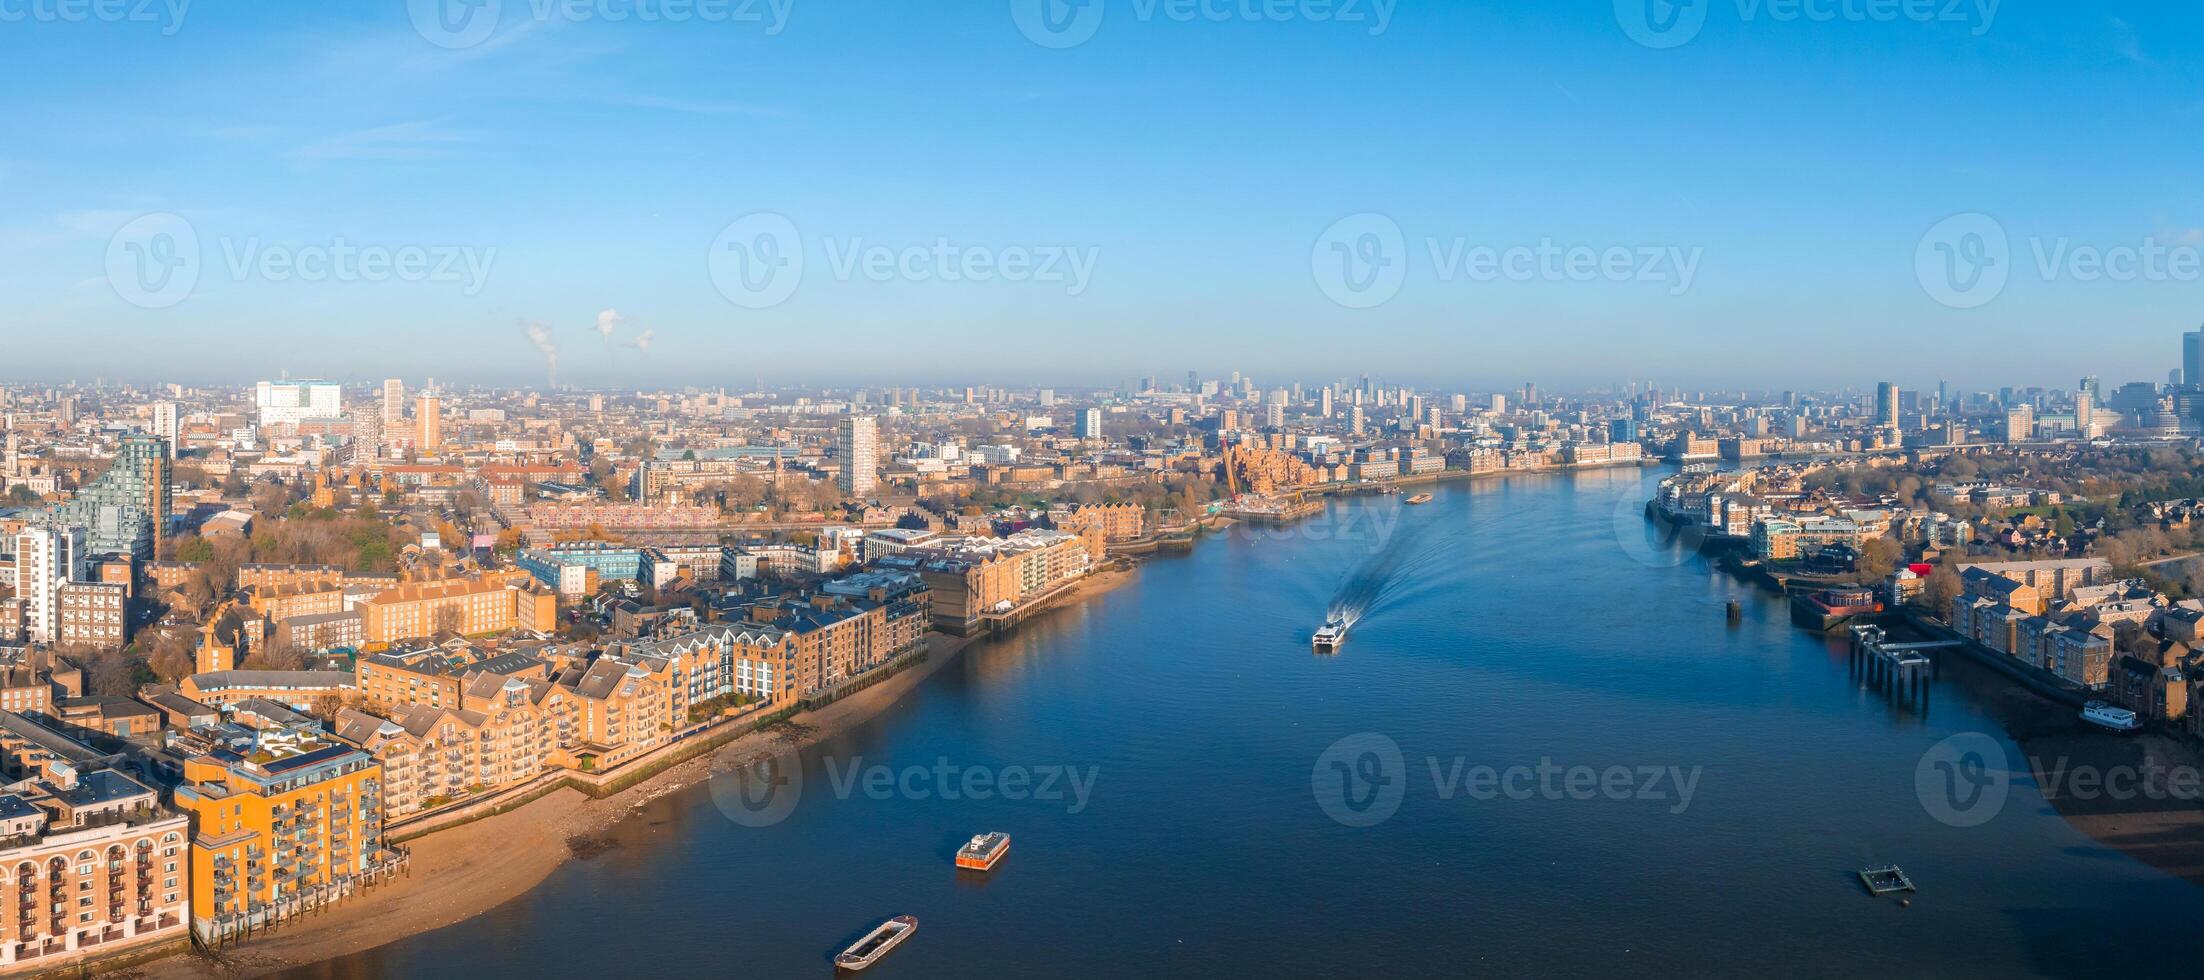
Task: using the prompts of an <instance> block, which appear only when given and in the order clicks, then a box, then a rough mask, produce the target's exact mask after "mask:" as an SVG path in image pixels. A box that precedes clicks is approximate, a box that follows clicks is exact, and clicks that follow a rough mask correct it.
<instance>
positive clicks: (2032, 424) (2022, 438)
mask: <svg viewBox="0 0 2204 980" xmlns="http://www.w3.org/2000/svg"><path fill="white" fill-rule="evenodd" d="M2035 431H2036V410H2035V408H2034V406H2031V405H2014V406H2013V407H2011V408H2008V409H2006V410H2005V441H2006V442H2027V441H2028V439H2029V437H2030V436H2033V435H2035Z"/></svg>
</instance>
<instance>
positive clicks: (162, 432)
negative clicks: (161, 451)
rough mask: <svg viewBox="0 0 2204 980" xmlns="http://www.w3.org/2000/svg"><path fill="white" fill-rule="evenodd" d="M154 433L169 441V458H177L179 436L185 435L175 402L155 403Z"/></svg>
mask: <svg viewBox="0 0 2204 980" xmlns="http://www.w3.org/2000/svg"><path fill="white" fill-rule="evenodd" d="M153 434H154V435H157V436H160V437H161V438H162V439H164V440H166V441H167V442H168V458H170V459H175V458H176V444H177V442H178V437H179V436H181V435H183V432H182V427H181V425H180V424H179V422H178V420H177V417H176V403H175V402H154V403H153Z"/></svg>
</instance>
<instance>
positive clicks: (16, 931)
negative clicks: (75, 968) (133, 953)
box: [0, 762, 191, 971]
mask: <svg viewBox="0 0 2204 980" xmlns="http://www.w3.org/2000/svg"><path fill="white" fill-rule="evenodd" d="M189 830H190V827H189V823H188V821H187V819H186V818H185V817H184V816H183V815H182V814H178V813H173V812H170V811H168V810H165V809H163V808H162V807H161V805H160V800H159V797H158V795H157V794H156V793H155V792H154V790H153V789H152V788H150V787H148V786H145V785H144V784H142V783H139V782H137V781H136V780H133V779H131V778H130V777H128V776H125V775H123V774H121V773H119V772H116V771H114V770H112V769H98V770H92V771H88V772H79V771H78V770H77V769H76V768H75V767H74V766H72V765H70V764H68V763H65V762H55V763H53V764H51V765H48V766H45V767H43V773H42V774H41V775H39V776H36V777H33V778H28V779H22V780H19V781H16V782H13V783H10V784H8V785H6V786H0V874H4V875H5V882H4V884H0V888H4V891H0V894H4V895H5V896H6V899H5V901H4V902H0V971H15V970H24V971H29V970H39V971H50V970H57V969H60V968H63V967H65V966H68V965H69V964H71V963H73V962H76V961H79V960H82V959H86V958H88V957H92V956H100V955H105V954H109V953H114V952H120V951H123V950H127V949H130V948H132V947H138V946H146V945H153V944H159V943H164V942H167V941H170V940H178V939H182V938H184V928H185V918H186V915H187V908H188V906H187V903H188V902H189V900H190V895H189V888H188V883H189V876H190V861H191V858H190V855H189V853H188V851H189V847H188V843H187V841H186V835H187V834H188V833H189Z"/></svg>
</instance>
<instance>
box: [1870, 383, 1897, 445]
mask: <svg viewBox="0 0 2204 980" xmlns="http://www.w3.org/2000/svg"><path fill="white" fill-rule="evenodd" d="M1898 401H1899V392H1898V386H1897V385H1895V384H1892V383H1891V382H1888V381H1877V382H1875V424H1876V425H1878V426H1881V427H1882V428H1885V429H1889V430H1891V431H1893V432H1895V431H1897V430H1898Z"/></svg>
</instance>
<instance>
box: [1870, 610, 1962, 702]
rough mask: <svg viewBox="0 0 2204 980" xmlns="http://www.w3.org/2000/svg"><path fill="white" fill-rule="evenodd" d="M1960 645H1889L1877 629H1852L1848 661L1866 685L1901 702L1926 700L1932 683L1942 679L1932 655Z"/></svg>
mask: <svg viewBox="0 0 2204 980" xmlns="http://www.w3.org/2000/svg"><path fill="white" fill-rule="evenodd" d="M1958 645H1959V641H1957V640H1932V641H1929V642H1925V643H1892V642H1890V641H1889V637H1888V635H1887V634H1885V633H1884V632H1883V628H1882V627H1880V626H1867V625H1860V626H1854V627H1852V646H1851V651H1850V661H1851V664H1852V667H1853V669H1854V670H1856V671H1858V672H1860V673H1861V674H1862V675H1863V676H1865V677H1866V679H1867V683H1868V684H1869V685H1870V686H1872V687H1875V688H1878V689H1887V690H1890V691H1892V692H1893V693H1895V694H1897V695H1898V697H1899V699H1900V700H1904V701H1912V700H1914V699H1916V698H1919V699H1921V700H1924V701H1925V700H1927V698H1928V685H1929V682H1930V681H1931V680H1934V679H1936V678H1938V677H1941V676H1943V673H1944V671H1943V660H1942V659H1941V658H1940V657H1936V656H1931V655H1930V654H1931V651H1936V650H1942V649H1945V648H1947V647H1956V646H1958Z"/></svg>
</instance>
